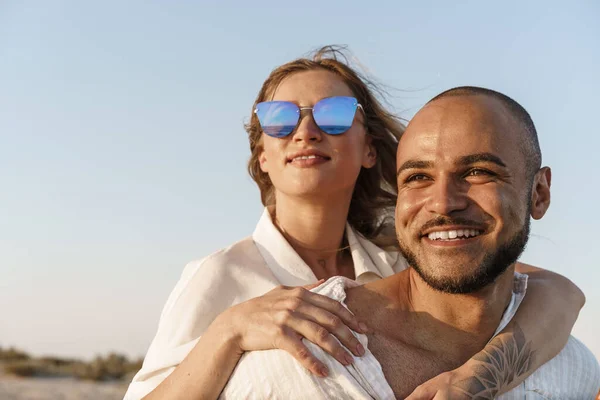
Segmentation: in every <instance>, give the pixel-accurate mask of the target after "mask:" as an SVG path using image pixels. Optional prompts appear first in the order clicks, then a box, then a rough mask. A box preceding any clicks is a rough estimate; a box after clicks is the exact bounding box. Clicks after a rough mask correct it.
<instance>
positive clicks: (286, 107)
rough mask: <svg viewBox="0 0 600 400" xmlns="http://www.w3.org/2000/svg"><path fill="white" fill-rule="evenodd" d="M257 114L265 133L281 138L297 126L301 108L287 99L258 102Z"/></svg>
mask: <svg viewBox="0 0 600 400" xmlns="http://www.w3.org/2000/svg"><path fill="white" fill-rule="evenodd" d="M256 115H257V117H258V121H259V122H260V126H261V128H262V130H263V132H264V133H266V134H267V135H269V136H273V137H276V138H281V137H285V136H287V135H289V134H290V133H292V132H293V131H294V129H295V128H296V125H297V124H298V118H299V116H300V109H299V108H298V106H297V105H295V104H294V103H290V102H287V101H266V102H263V103H258V104H257V106H256Z"/></svg>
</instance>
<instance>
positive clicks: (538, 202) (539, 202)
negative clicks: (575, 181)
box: [531, 167, 552, 219]
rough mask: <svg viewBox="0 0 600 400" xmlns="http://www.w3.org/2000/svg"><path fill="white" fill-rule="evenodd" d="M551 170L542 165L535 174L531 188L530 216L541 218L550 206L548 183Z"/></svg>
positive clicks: (549, 182)
mask: <svg viewBox="0 0 600 400" xmlns="http://www.w3.org/2000/svg"><path fill="white" fill-rule="evenodd" d="M551 181H552V171H551V170H550V167H543V168H540V170H539V171H538V172H537V173H536V174H535V178H534V179H533V187H532V188H531V217H532V218H533V219H541V218H542V217H543V216H544V214H546V211H548V207H550V184H551Z"/></svg>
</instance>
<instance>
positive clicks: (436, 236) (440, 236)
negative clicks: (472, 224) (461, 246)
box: [427, 229, 481, 240]
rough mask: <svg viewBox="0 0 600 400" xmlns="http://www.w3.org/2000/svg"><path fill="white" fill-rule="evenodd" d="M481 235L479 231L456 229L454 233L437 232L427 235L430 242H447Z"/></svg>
mask: <svg viewBox="0 0 600 400" xmlns="http://www.w3.org/2000/svg"><path fill="white" fill-rule="evenodd" d="M479 235H481V231H479V230H477V229H457V230H454V231H438V232H431V233H430V234H429V235H427V236H428V237H429V239H430V240H449V239H456V238H465V239H466V238H469V237H473V236H479Z"/></svg>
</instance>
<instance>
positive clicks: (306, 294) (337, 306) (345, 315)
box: [291, 287, 367, 333]
mask: <svg viewBox="0 0 600 400" xmlns="http://www.w3.org/2000/svg"><path fill="white" fill-rule="evenodd" d="M292 291H295V293H294V295H295V296H294V297H296V298H299V299H301V300H303V301H305V302H308V303H310V304H312V305H314V306H316V307H319V308H322V309H324V310H327V311H329V312H330V313H331V314H334V315H336V316H338V317H339V318H340V319H341V320H342V322H343V323H344V324H345V325H346V326H348V327H349V328H350V329H352V330H354V331H356V332H360V333H367V326H366V325H365V324H364V323H362V322H360V321H359V320H358V318H356V316H354V314H352V313H351V312H350V311H349V310H348V309H347V308H346V307H344V306H343V305H342V304H341V303H340V302H339V301H336V300H333V299H331V298H329V297H327V296H323V295H321V294H317V293H313V292H310V291H308V290H305V289H303V288H300V287H298V288H294V289H292ZM291 305H292V306H293V305H294V304H293V303H292V304H291ZM292 310H294V309H293V308H292Z"/></svg>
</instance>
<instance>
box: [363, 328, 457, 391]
mask: <svg viewBox="0 0 600 400" xmlns="http://www.w3.org/2000/svg"><path fill="white" fill-rule="evenodd" d="M368 338H369V350H370V351H371V352H372V353H373V355H374V356H375V358H376V359H377V360H378V361H379V363H380V364H381V367H382V369H383V374H384V375H385V378H386V380H387V382H388V383H389V385H390V387H391V388H392V390H393V391H394V394H395V395H396V397H397V398H402V399H403V398H406V397H407V396H408V395H409V394H410V393H411V392H412V391H413V390H414V389H415V388H416V387H417V386H419V385H420V384H421V383H423V382H425V381H427V380H429V379H430V378H433V377H434V376H436V375H439V374H440V373H442V372H444V371H448V370H450V369H453V368H456V367H457V366H458V365H454V364H453V363H451V362H448V361H447V360H444V359H443V358H441V357H439V356H436V355H434V354H431V353H430V352H427V351H425V350H422V349H417V348H415V347H412V346H410V345H407V344H406V343H404V342H403V341H402V340H399V339H397V338H394V337H393V336H390V335H386V334H385V333H381V332H378V331H377V330H375V332H374V333H371V334H369V335H368Z"/></svg>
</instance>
